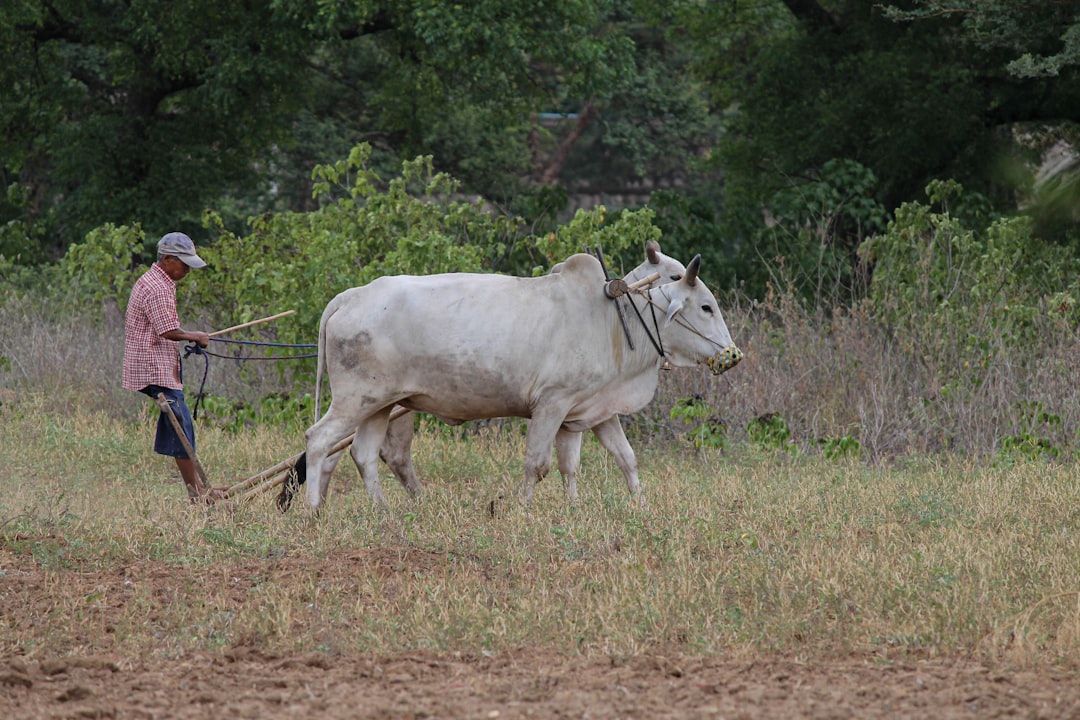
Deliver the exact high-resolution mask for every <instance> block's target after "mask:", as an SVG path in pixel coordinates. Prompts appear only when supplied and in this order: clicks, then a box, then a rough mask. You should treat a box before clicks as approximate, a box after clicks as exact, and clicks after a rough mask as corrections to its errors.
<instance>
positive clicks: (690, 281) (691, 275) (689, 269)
mask: <svg viewBox="0 0 1080 720" xmlns="http://www.w3.org/2000/svg"><path fill="white" fill-rule="evenodd" d="M700 268H701V253H698V254H697V255H695V256H694V259H693V260H691V261H690V264H689V265H687V266H686V275H684V276H683V277H684V278H685V280H686V284H687V285H689V286H690V287H694V286H695V285H697V274H698V270H699V269H700Z"/></svg>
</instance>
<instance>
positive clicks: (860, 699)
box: [0, 548, 1080, 720]
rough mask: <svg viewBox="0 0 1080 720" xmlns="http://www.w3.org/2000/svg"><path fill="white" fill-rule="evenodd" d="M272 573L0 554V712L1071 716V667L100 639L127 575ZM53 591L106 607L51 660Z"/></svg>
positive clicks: (296, 563) (393, 568)
mask: <svg viewBox="0 0 1080 720" xmlns="http://www.w3.org/2000/svg"><path fill="white" fill-rule="evenodd" d="M245 562H246V563H248V564H244V563H245ZM275 562H277V561H275ZM439 562H445V559H440V558H438V557H436V556H433V555H431V554H430V553H422V552H415V551H410V552H402V551H395V552H390V551H379V550H365V551H360V550H356V551H350V552H342V553H341V554H340V555H339V556H336V557H334V558H326V557H323V558H319V559H317V560H316V559H307V558H304V557H299V558H283V559H281V561H280V562H279V563H277V570H275V571H274V572H276V573H280V574H283V575H288V574H289V573H292V574H295V575H302V574H304V572H307V571H311V570H313V567H309V565H310V566H315V565H317V566H318V569H319V571H320V572H322V573H326V574H327V575H326V576H325V577H328V578H332V579H334V578H337V579H342V578H348V577H353V576H355V575H356V573H357V564H360V565H362V567H363V570H364V572H369V573H384V574H385V575H387V576H388V577H389V576H392V575H393V574H394V573H395V572H397V571H398V570H400V567H399V566H402V565H404V567H405V568H406V569H408V570H410V571H413V570H421V569H426V570H431V569H432V567H431V566H432V564H437V563H439ZM264 565H265V561H264V562H256V561H243V562H239V564H237V565H236V566H235V567H230V568H229V572H225V573H221V572H216V573H198V572H197V571H195V570H191V569H188V570H183V569H181V568H177V567H172V566H168V565H165V564H163V563H160V562H149V561H146V562H140V563H138V564H137V565H134V566H131V567H127V566H124V567H116V568H111V569H106V570H84V571H71V572H64V573H60V574H57V573H56V572H55V571H52V572H45V571H42V570H40V569H39V568H38V567H37V565H36V563H35V562H34V561H33V560H32V559H31V558H30V557H29V555H28V554H27V553H26V552H25V549H21V550H18V551H13V550H11V549H10V548H8V549H0V619H2V620H3V621H4V622H3V623H2V624H0V627H5V628H6V629H7V630H6V636H4V637H0V648H2V649H0V718H162V719H165V718H196V717H198V718H226V717H252V718H260V719H261V720H274V719H275V718H292V717H333V718H337V717H341V718H487V719H494V718H525V717H533V718H687V717H693V718H696V717H702V718H713V717H715V718H745V719H755V718H762V719H764V718H769V719H770V720H771V719H773V718H821V719H824V718H867V719H873V718H1006V717H1008V718H1080V682H1077V678H1078V675H1077V673H1076V672H1075V669H1072V668H1060V667H1057V666H1049V667H1045V668H1042V669H1038V670H1017V669H1003V668H1001V667H996V668H992V667H986V666H983V665H980V664H979V663H977V662H975V661H970V660H955V661H941V660H937V661H919V662H915V661H910V662H897V661H893V662H883V661H882V660H881V659H880V658H875V657H869V656H868V657H852V658H848V659H845V660H843V661H837V660H831V661H828V662H810V663H804V662H796V661H794V660H791V659H786V658H772V657H769V658H760V659H757V660H754V661H751V660H734V659H731V658H725V657H722V656H721V657H715V656H691V655H671V656H666V655H656V654H653V655H635V656H631V657H626V658H615V657H608V656H598V655H593V656H579V655H571V656H567V655H564V654H560V653H558V652H555V651H553V650H551V649H547V648H519V649H517V650H514V651H511V652H499V653H496V654H493V655H491V656H487V655H483V654H460V653H428V652H408V653H400V654H393V655H378V656H376V655H355V654H353V655H349V654H347V653H341V652H327V653H303V654H294V655H289V654H272V653H271V652H269V651H266V650H264V649H261V648H256V647H254V646H246V645H244V644H243V643H242V642H241V643H240V644H238V645H236V646H234V647H232V648H229V649H226V650H223V651H221V652H216V653H211V652H199V653H192V654H187V655H184V656H183V657H182V658H181V659H172V660H170V659H165V658H163V657H159V656H156V655H154V656H146V657H138V658H129V657H125V656H124V655H122V654H118V653H114V652H110V651H108V650H107V649H105V648H106V647H107V645H106V644H105V643H106V642H107V637H108V636H107V635H106V636H101V635H94V629H95V628H96V629H97V632H99V633H100V632H102V628H108V627H112V626H115V625H118V624H120V623H121V622H123V621H124V618H125V617H126V616H124V613H125V612H126V610H125V605H124V603H123V602H121V601H114V602H106V601H104V600H103V599H105V598H113V599H114V600H115V599H117V598H123V597H124V592H125V591H126V590H127V589H130V588H131V587H132V586H133V585H138V586H140V587H141V589H142V591H143V597H145V598H149V599H153V608H154V609H153V610H147V612H167V611H168V607H169V604H170V602H172V601H171V598H173V595H172V593H173V592H174V591H175V588H176V587H177V586H178V583H179V584H180V585H181V586H182V585H184V584H185V583H188V584H190V583H197V584H198V587H199V588H200V589H201V590H203V591H209V590H211V589H212V590H213V591H214V593H215V594H224V595H225V596H229V593H234V594H235V595H236V597H235V598H233V601H234V602H236V603H240V602H242V601H243V599H244V593H245V592H246V591H245V590H244V588H243V587H239V586H238V585H237V582H236V578H237V577H246V576H248V575H256V574H258V573H259V572H263V571H265V570H266V568H265V567H264ZM184 573H188V574H184ZM192 573H195V574H192ZM334 573H337V574H334ZM234 586H235V587H234ZM61 591H63V592H64V593H66V594H67V595H69V596H72V595H73V596H74V597H76V598H80V599H81V600H80V602H90V601H93V602H94V603H96V604H97V605H98V607H96V608H95V612H97V613H98V614H99V616H100V617H99V619H98V621H97V622H94V623H80V622H74V623H72V624H71V627H72V628H74V630H75V632H76V633H78V634H79V637H78V638H75V639H76V640H77V641H78V643H79V645H78V647H77V648H76V647H75V646H72V647H70V648H69V649H68V650H67V651H64V652H61V651H60V650H57V649H53V650H52V651H51V652H50V648H49V646H48V644H47V643H48V641H47V640H46V639H45V638H47V637H48V636H49V633H48V631H49V630H50V629H52V630H57V628H54V627H53V628H51V627H34V626H33V623H35V622H38V623H41V622H44V623H49V620H48V619H47V618H55V617H56V614H55V613H56V607H57V602H58V600H57V598H58V593H60V592H61ZM95 598H97V599H96V600H95ZM147 617H148V618H151V619H152V616H147ZM144 620H145V618H144ZM64 629H65V630H69V631H70V629H71V628H64ZM83 629H85V630H86V633H81V630H83ZM104 632H106V633H107V632H108V630H107V629H106V630H104ZM95 638H96V640H95ZM69 639H71V638H69ZM28 645H32V647H28Z"/></svg>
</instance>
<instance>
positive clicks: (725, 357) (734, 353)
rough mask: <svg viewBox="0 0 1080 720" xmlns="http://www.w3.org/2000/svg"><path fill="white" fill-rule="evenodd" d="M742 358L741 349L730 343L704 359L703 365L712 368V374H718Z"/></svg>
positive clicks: (736, 363)
mask: <svg viewBox="0 0 1080 720" xmlns="http://www.w3.org/2000/svg"><path fill="white" fill-rule="evenodd" d="M742 359H743V351H742V350H740V349H739V348H737V347H735V346H734V345H732V346H731V347H728V348H724V349H723V350H721V351H720V352H718V353H716V354H715V355H713V356H712V357H711V358H709V359H708V360H706V361H705V365H706V366H707V367H708V368H709V369H710V370H712V373H713V375H719V374H720V373H722V372H724V371H726V370H730V369H731V368H733V367H735V366H736V365H738V364H739V361H740V360H742Z"/></svg>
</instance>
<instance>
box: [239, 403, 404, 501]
mask: <svg viewBox="0 0 1080 720" xmlns="http://www.w3.org/2000/svg"><path fill="white" fill-rule="evenodd" d="M407 412H409V411H408V410H406V409H405V408H403V407H396V408H394V409H393V411H391V413H390V422H393V421H394V420H397V419H398V418H399V417H401V416H402V415H404V414H405V413H407ZM355 435H356V433H352V434H350V435H349V436H348V437H346V438H344V439H343V440H340V441H339V442H338V443H337V444H336V445H334V447H332V448H330V452H329V453H328V454H327V455H328V456H329V455H336V454H338V453H339V452H343V451H344V450H345V449H346V448H347V447H349V446H350V445H352V441H353V437H355ZM301 455H303V453H297V454H296V455H293V456H292V457H290V458H286V459H285V460H282V461H281V462H279V463H278V464H276V465H273V466H271V467H268V468H266V469H265V470H263V471H262V472H260V473H256V474H255V475H252V476H251V477H249V478H247V479H245V480H241V481H240V482H238V483H236V484H234V485H230V486H229V487H227V488H225V490H224V491H223V493H222V494H223V499H225V500H235V501H236V502H244V501H247V500H250V499H252V498H254V497H258V496H259V495H262V494H263V493H265V492H266V491H268V490H271V489H273V488H275V487H277V486H278V485H281V484H282V483H284V482H285V481H286V480H287V479H288V478H289V473H290V472H291V471H292V469H293V466H294V465H296V462H297V461H298V460H299V459H300V456H301Z"/></svg>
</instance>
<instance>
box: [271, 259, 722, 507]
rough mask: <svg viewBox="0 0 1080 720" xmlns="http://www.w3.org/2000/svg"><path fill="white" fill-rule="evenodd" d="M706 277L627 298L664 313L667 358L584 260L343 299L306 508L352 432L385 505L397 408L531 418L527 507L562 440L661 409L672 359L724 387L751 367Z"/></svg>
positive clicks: (313, 433)
mask: <svg viewBox="0 0 1080 720" xmlns="http://www.w3.org/2000/svg"><path fill="white" fill-rule="evenodd" d="M700 264H701V257H700V256H697V257H695V258H694V259H693V260H692V261H691V263H690V265H689V266H688V267H687V269H686V274H685V276H684V277H683V278H682V279H681V280H678V281H676V282H672V283H669V284H667V285H663V286H660V287H657V288H654V289H652V290H649V291H648V292H647V293H645V294H643V295H640V296H639V295H637V294H630V295H627V296H626V298H627V302H629V303H633V304H634V305H635V306H637V307H638V310H639V311H640V312H641V313H642V315H643V317H650V316H651V314H652V313H653V312H654V311H655V312H656V313H658V314H659V317H660V318H661V319H660V321H659V322H657V323H656V326H655V328H654V330H655V332H656V335H657V340H658V342H659V344H660V346H661V347H662V348H663V351H664V356H663V357H661V356H660V355H659V354H650V353H645V352H640V351H634V352H632V351H630V350H629V348H628V347H627V339H626V337H624V330H623V327H622V325H621V323H620V321H619V317H618V314H617V312H616V308H615V304H614V303H613V302H612V301H611V300H610V299H608V298H607V297H606V296H605V294H604V282H605V278H604V273H603V270H602V269H601V267H600V263H599V261H597V260H596V258H594V257H592V256H590V255H574V256H572V257H571V258H569V259H568V260H566V262H565V263H564V265H563V268H562V271H561V272H559V273H555V274H551V275H546V276H544V277H539V278H517V277H508V276H504V275H483V274H466V273H451V274H445V275H428V276H391V277H383V278H379V279H378V280H375V281H373V282H371V283H369V284H368V285H365V286H362V287H358V288H353V289H351V290H346V291H345V292H343V293H341V294H339V295H338V296H337V297H335V298H334V299H333V300H331V301H330V303H329V304H328V305H327V307H326V310H324V311H323V315H322V319H321V321H320V323H319V361H318V362H319V367H318V379H317V381H316V388H317V390H318V387H319V385H320V383H321V374H322V370H323V367H324V363H325V368H326V370H327V372H328V375H329V379H330V387H331V391H332V393H333V401H332V402H331V404H330V408H329V409H328V410H327V412H326V415H324V416H323V417H322V418H321V419H320V420H319V421H318V422H316V423H315V424H314V425H313V426H312V427H311V428H309V429H308V431H307V433H306V440H307V451H306V454H305V457H304V458H303V459H302V461H301V462H300V463H298V464H297V470H298V476H299V481H300V482H301V483H303V482H304V480H305V479H306V475H310V476H311V478H310V481H309V482H308V483H307V490H306V497H307V500H308V504H309V506H310V507H311V508H312V509H313V510H317V509H318V508H319V506H320V505H321V504H322V502H323V501H324V500H325V497H326V488H327V482H328V480H329V477H330V474H331V473H332V472H333V469H334V467H335V466H336V464H337V461H338V459H339V458H340V453H339V454H336V455H330V451H331V449H332V448H333V447H334V445H335V444H336V443H337V442H339V441H341V440H342V439H344V438H346V437H347V436H348V435H349V433H350V432H353V431H354V430H355V432H356V435H355V437H354V439H353V443H352V446H351V449H350V454H351V455H352V458H353V461H354V462H355V463H356V466H357V468H358V470H359V471H360V476H361V477H362V478H363V480H364V484H365V486H366V487H367V491H368V493H369V495H370V496H371V498H372V500H374V501H375V502H376V503H378V504H380V505H382V504H385V502H386V499H385V496H384V495H383V491H382V487H381V485H380V483H379V475H378V461H379V448H380V446H381V445H382V444H383V441H384V439H385V437H386V432H387V426H388V421H389V417H390V412H391V410H392V409H393V407H394V405H395V404H397V405H401V406H402V407H405V408H407V409H409V410H416V411H422V412H428V413H431V414H432V415H435V416H437V417H439V418H442V419H444V420H447V421H452V422H454V421H456V422H464V421H466V420H478V419H483V418H493V417H524V418H529V419H530V422H529V429H528V433H527V435H526V451H525V478H524V481H523V483H522V491H523V494H524V499H525V502H526V503H528V502H529V501H530V500H531V498H532V494H533V488H534V486H535V484H536V482H537V480H539V479H540V478H542V477H543V476H544V475H545V474H546V473H547V470H548V468H549V466H550V464H551V449H552V445H553V444H554V442H555V438H556V435H557V434H558V432H559V430H560V429H564V430H567V431H570V432H572V433H580V432H583V431H585V430H588V429H590V428H594V427H596V426H598V425H600V424H602V423H605V422H608V423H610V421H611V419H612V418H614V417H616V416H617V415H619V414H629V413H633V412H637V411H638V410H640V409H641V408H643V407H644V406H645V405H646V404H647V403H648V402H649V401H650V400H651V399H652V397H653V394H654V393H655V391H656V386H657V382H658V375H659V370H660V366H661V364H662V362H664V361H665V360H666V361H667V362H668V363H670V364H671V365H673V366H675V367H694V366H698V365H705V366H707V367H708V368H709V369H711V370H712V371H713V372H714V373H717V374H718V373H721V372H723V371H725V370H727V369H729V368H731V367H733V366H734V365H735V364H736V363H738V362H739V360H740V359H741V358H742V352H741V351H740V350H739V349H738V348H737V347H736V346H735V344H734V343H733V342H732V340H731V335H730V333H729V332H728V329H727V326H726V325H725V324H724V319H723V317H722V315H721V313H720V309H719V308H718V307H717V304H716V300H715V299H714V297H713V295H712V293H711V292H709V289H708V288H707V287H706V286H705V284H704V283H703V282H701V281H700V280H699V279H698V270H699V267H700ZM650 304H651V305H653V308H649V307H648V305H650ZM628 312H630V314H633V311H628ZM632 320H636V318H629V317H628V318H627V328H628V330H629V334H630V336H631V338H632V339H633V341H634V344H635V346H644V345H645V344H646V343H650V340H649V338H648V331H649V329H648V327H646V326H645V325H643V324H642V323H640V322H635V321H632ZM620 432H621V430H620ZM292 492H293V487H292V485H291V484H290V483H286V485H285V486H284V487H283V489H282V496H281V497H279V500H278V501H279V505H281V506H283V507H288V502H289V500H291V494H292ZM632 492H633V493H634V495H635V496H636V495H639V493H640V488H632Z"/></svg>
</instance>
